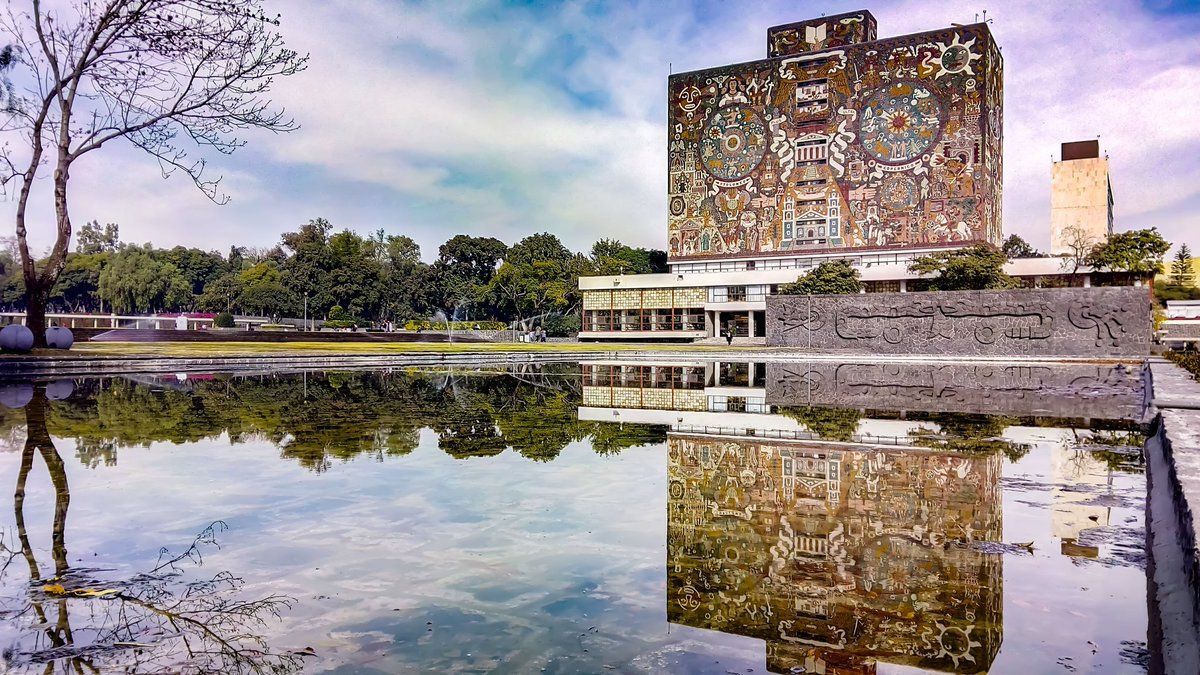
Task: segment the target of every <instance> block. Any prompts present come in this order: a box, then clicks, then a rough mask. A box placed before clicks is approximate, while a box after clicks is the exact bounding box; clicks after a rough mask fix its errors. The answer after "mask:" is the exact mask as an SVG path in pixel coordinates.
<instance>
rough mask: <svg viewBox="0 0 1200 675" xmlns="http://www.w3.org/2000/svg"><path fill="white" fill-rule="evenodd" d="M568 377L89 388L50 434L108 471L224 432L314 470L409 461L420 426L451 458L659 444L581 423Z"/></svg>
mask: <svg viewBox="0 0 1200 675" xmlns="http://www.w3.org/2000/svg"><path fill="white" fill-rule="evenodd" d="M574 368H575V367H574V366H573V365H567V364H549V365H546V364H523V365H519V366H513V367H511V368H507V369H504V370H501V371H498V372H479V371H473V372H472V371H468V372H453V371H451V372H446V373H438V374H435V375H430V374H426V373H412V372H387V371H373V372H330V373H308V374H303V375H300V374H286V375H269V376H236V377H235V376H227V375H217V376H203V375H202V376H198V377H196V376H193V377H190V378H188V380H187V381H186V382H182V383H181V382H177V381H176V380H175V379H174V377H173V376H172V377H170V378H169V379H153V378H142V379H140V380H137V381H135V380H130V379H103V380H100V379H94V380H87V381H84V382H82V383H81V384H80V386H79V389H78V391H77V392H76V394H75V395H74V396H72V397H71V398H70V400H67V401H56V402H55V403H54V404H53V405H52V406H51V408H50V411H49V413H48V425H49V429H50V431H51V433H53V434H54V435H55V436H56V437H60V438H63V437H66V438H73V439H75V440H76V447H77V448H78V451H77V453H78V457H79V459H80V460H81V461H82V462H84V463H85V464H87V465H89V466H92V467H97V466H100V465H112V464H115V463H116V461H117V456H118V450H119V448H121V447H128V446H136V445H148V444H149V443H152V442H161V441H168V442H172V443H189V442H195V441H199V440H203V439H206V438H214V437H217V436H220V435H221V434H227V435H228V437H229V439H230V441H231V442H232V443H240V442H244V441H248V440H255V439H261V440H266V441H268V442H270V443H272V444H273V445H275V446H276V447H278V448H279V449H280V453H281V455H282V456H283V457H285V458H289V459H293V460H295V461H297V462H299V463H300V464H302V465H303V466H305V467H307V468H310V469H312V470H314V471H318V472H320V471H324V470H326V469H327V468H329V466H330V465H331V464H332V463H333V462H335V461H338V460H348V459H351V458H354V457H360V456H368V457H372V456H373V457H375V458H377V459H380V460H382V459H383V458H384V457H387V456H396V455H404V454H408V453H409V452H412V451H413V450H415V449H416V447H417V445H418V443H419V441H420V431H421V430H422V429H430V430H432V431H433V433H434V434H435V435H436V436H437V439H438V446H439V448H440V449H441V450H443V451H444V452H446V453H447V454H448V455H450V456H452V457H454V458H456V459H466V458H471V457H486V456H492V455H497V454H499V453H501V452H504V451H505V450H507V449H509V448H511V449H512V450H514V451H515V452H517V453H519V454H521V455H522V456H524V457H526V458H528V459H532V460H534V461H549V460H552V459H554V458H556V457H557V456H558V455H559V453H561V452H562V450H563V449H564V448H566V447H567V445H569V444H570V443H572V442H575V441H580V440H583V439H586V438H591V439H593V444H592V445H593V447H594V448H595V449H596V451H597V452H599V453H601V454H606V455H607V454H615V453H618V452H620V451H621V450H623V449H625V448H630V447H635V446H640V445H648V444H654V443H662V442H663V441H664V440H665V438H666V430H665V428H664V427H662V426H656V425H649V426H646V425H633V424H617V423H613V422H588V421H582V420H580V419H579V418H578V415H577V413H576V411H577V409H578V406H579V399H580V381H579V378H578V377H577V376H576V371H575V370H574Z"/></svg>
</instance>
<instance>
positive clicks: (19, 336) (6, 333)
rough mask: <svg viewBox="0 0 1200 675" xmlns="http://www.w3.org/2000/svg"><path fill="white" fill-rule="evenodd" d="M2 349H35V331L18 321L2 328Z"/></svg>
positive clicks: (0, 331)
mask: <svg viewBox="0 0 1200 675" xmlns="http://www.w3.org/2000/svg"><path fill="white" fill-rule="evenodd" d="M0 349H4V350H5V351H10V352H27V351H29V350H30V349H33V331H31V330H29V329H28V328H26V327H25V326H22V325H21V324H17V323H10V324H8V325H7V326H5V327H4V328H0Z"/></svg>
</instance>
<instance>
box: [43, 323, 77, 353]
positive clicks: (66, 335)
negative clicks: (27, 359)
mask: <svg viewBox="0 0 1200 675" xmlns="http://www.w3.org/2000/svg"><path fill="white" fill-rule="evenodd" d="M73 344H75V335H74V334H73V333H71V329H70V328H63V327H62V326H51V327H49V328H47V329H46V346H47V347H49V348H51V349H70V348H71V345H73Z"/></svg>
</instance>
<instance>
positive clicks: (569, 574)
mask: <svg viewBox="0 0 1200 675" xmlns="http://www.w3.org/2000/svg"><path fill="white" fill-rule="evenodd" d="M841 366H842V367H839V366H838V365H837V364H834V365H820V364H817V365H813V364H808V365H805V364H753V363H729V364H713V363H703V362H693V363H664V364H654V365H646V364H642V365H630V364H621V363H592V364H583V365H580V366H576V365H570V366H566V365H556V366H549V365H547V366H536V365H529V366H524V367H520V368H514V369H510V370H497V371H493V372H487V371H462V370H453V371H445V372H417V371H392V372H377V371H376V372H335V373H308V374H294V375H263V376H232V375H219V374H218V375H204V376H186V377H185V376H168V377H151V376H139V377H136V378H104V379H88V380H75V381H71V382H66V381H58V382H39V383H33V384H21V383H7V384H0V403H3V404H4V405H5V406H6V407H0V414H2V415H3V417H2V418H0V481H3V484H7V485H9V486H10V487H12V488H13V493H8V492H5V493H4V494H12V495H13V501H12V506H13V508H11V509H9V508H4V509H0V514H2V515H0V566H2V571H0V651H2V655H0V670H5V671H6V672H18V673H24V672H30V673H33V672H38V673H41V672H97V671H99V672H162V671H169V672H179V671H182V672H200V673H203V672H213V673H225V672H291V671H305V672H336V673H351V672H366V673H395V672H420V671H427V672H447V671H468V672H474V671H505V672H587V673H600V672H712V673H762V672H777V673H790V672H811V673H820V672H824V673H888V672H914V671H920V670H929V671H936V672H961V673H976V672H984V671H988V670H991V671H992V672H1018V673H1035V672H1036V673H1043V672H1051V673H1052V672H1064V673H1067V672H1112V673H1117V672H1139V671H1143V670H1144V667H1143V666H1142V665H1141V664H1142V663H1144V662H1145V660H1146V652H1145V649H1146V647H1145V642H1146V578H1145V558H1144V551H1143V538H1144V530H1143V527H1144V524H1143V505H1144V494H1145V481H1144V476H1143V473H1142V464H1141V459H1140V455H1138V454H1137V452H1136V449H1137V446H1138V445H1140V443H1141V435H1140V429H1139V427H1138V426H1137V425H1136V424H1135V423H1134V422H1133V421H1132V419H1133V418H1134V417H1135V416H1136V411H1137V409H1138V407H1139V405H1140V401H1141V392H1140V376H1139V374H1138V373H1137V372H1135V371H1133V370H1127V369H1123V368H1117V369H1114V368H1109V367H1097V366H1076V367H1072V368H1057V369H1049V368H1029V367H1025V368H1020V369H1002V368H984V367H978V366H946V367H930V366H921V367H919V368H918V367H909V366H906V367H904V368H903V369H901V368H899V367H884V366H869V365H868V366H857V367H846V366H847V364H841ZM872 369H874V370H872ZM6 499H7V498H6Z"/></svg>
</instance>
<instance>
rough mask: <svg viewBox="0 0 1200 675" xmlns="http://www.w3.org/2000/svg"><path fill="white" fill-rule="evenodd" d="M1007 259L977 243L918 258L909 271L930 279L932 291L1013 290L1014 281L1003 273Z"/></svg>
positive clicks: (985, 245)
mask: <svg viewBox="0 0 1200 675" xmlns="http://www.w3.org/2000/svg"><path fill="white" fill-rule="evenodd" d="M1006 262H1008V258H1007V257H1006V256H1005V255H1004V253H1003V252H1002V251H1001V250H1000V249H998V248H996V247H995V246H992V245H990V244H976V245H974V246H970V247H967V248H960V249H955V250H952V251H939V252H937V253H931V254H929V255H925V256H921V257H919V258H917V259H916V260H914V261H913V262H912V263H911V264H909V266H908V269H909V271H912V272H917V273H919V274H922V275H930V274H932V275H935V276H933V277H932V278H930V279H929V290H931V291H975V290H985V289H999V288H1012V287H1013V286H1014V285H1015V280H1014V279H1013V278H1012V277H1010V276H1008V275H1007V274H1006V273H1005V272H1004V264H1005V263H1006Z"/></svg>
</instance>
